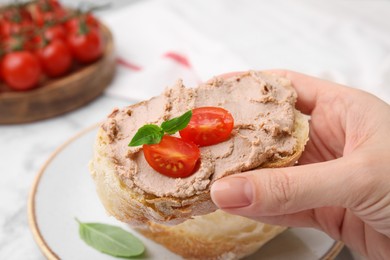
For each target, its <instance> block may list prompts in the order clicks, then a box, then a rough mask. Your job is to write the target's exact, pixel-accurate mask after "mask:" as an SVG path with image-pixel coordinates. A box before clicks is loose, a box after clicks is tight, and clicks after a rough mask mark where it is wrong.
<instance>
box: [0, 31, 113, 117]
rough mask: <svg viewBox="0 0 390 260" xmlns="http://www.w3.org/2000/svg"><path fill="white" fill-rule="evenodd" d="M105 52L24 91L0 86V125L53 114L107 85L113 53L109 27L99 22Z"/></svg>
mask: <svg viewBox="0 0 390 260" xmlns="http://www.w3.org/2000/svg"><path fill="white" fill-rule="evenodd" d="M101 30H102V33H103V36H104V39H105V52H104V54H103V56H102V57H101V58H100V59H99V60H98V61H96V62H94V63H92V64H90V65H87V66H83V67H80V68H78V69H76V70H75V71H72V72H71V73H70V74H69V75H67V76H65V77H62V78H59V79H53V80H47V81H45V82H44V83H43V85H42V86H40V87H38V88H36V89H34V90H30V91H25V92H17V91H10V90H9V89H8V88H7V87H6V86H4V85H3V86H0V124H16V123H26V122H32V121H37V120H41V119H46V118H50V117H54V116H57V115H60V114H63V113H65V112H69V111H72V110H74V109H76V108H79V107H81V106H83V105H85V104H87V103H88V102H90V101H92V100H94V99H95V98H96V97H98V96H99V95H100V94H102V92H103V91H104V90H105V89H106V88H107V87H108V85H109V83H110V82H111V80H112V79H113V77H114V74H115V65H116V62H115V53H114V43H113V37H112V34H111V32H110V30H109V29H108V28H107V27H106V26H104V25H103V24H102V25H101Z"/></svg>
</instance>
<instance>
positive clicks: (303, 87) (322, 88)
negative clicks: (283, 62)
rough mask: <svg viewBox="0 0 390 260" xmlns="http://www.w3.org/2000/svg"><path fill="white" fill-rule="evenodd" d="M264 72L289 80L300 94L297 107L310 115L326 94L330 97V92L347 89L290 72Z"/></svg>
mask: <svg viewBox="0 0 390 260" xmlns="http://www.w3.org/2000/svg"><path fill="white" fill-rule="evenodd" d="M264 72H269V73H273V74H276V75H279V76H281V77H284V78H287V79H289V80H290V81H291V84H292V85H293V87H294V88H295V90H296V91H297V94H298V100H297V104H296V107H297V108H298V110H300V111H301V112H303V113H305V114H308V115H310V114H311V112H312V111H313V109H314V108H315V107H316V104H317V102H318V100H319V98H320V97H323V96H324V94H327V95H329V93H330V92H334V93H336V92H339V91H340V87H342V88H345V87H344V86H342V85H339V84H337V83H333V82H330V81H327V80H323V79H319V78H316V77H312V76H308V75H305V74H302V73H298V72H294V71H290V70H266V71H264Z"/></svg>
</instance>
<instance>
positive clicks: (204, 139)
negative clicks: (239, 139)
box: [143, 107, 234, 178]
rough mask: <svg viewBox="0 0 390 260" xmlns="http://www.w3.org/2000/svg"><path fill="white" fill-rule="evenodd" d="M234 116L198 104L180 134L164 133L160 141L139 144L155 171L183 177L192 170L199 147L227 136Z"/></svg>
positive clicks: (224, 111) (212, 143)
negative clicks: (176, 135) (178, 136)
mask: <svg viewBox="0 0 390 260" xmlns="http://www.w3.org/2000/svg"><path fill="white" fill-rule="evenodd" d="M233 126H234V119H233V116H232V115H231V114H230V113H229V111H227V110H225V109H223V108H220V107H199V108H195V109H193V110H192V117H191V120H190V122H189V123H188V125H187V126H186V127H185V128H184V129H182V130H180V131H179V134H180V137H181V138H177V137H174V136H170V135H164V137H163V138H162V140H161V142H160V143H158V144H152V145H143V151H144V156H145V159H146V161H147V162H148V164H149V165H150V166H151V167H152V168H153V169H154V170H156V171H157V172H159V173H161V174H163V175H166V176H169V177H174V178H178V177H179V178H185V177H188V176H190V175H191V174H193V173H194V171H196V166H197V163H198V162H199V157H200V150H199V148H198V147H203V146H210V145H215V144H218V143H221V142H223V141H225V140H227V139H229V137H230V134H231V132H232V130H233Z"/></svg>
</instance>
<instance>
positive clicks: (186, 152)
mask: <svg viewBox="0 0 390 260" xmlns="http://www.w3.org/2000/svg"><path fill="white" fill-rule="evenodd" d="M143 151H144V156H145V159H146V161H147V162H148V163H149V165H150V166H151V167H152V168H153V169H154V170H156V171H157V172H159V173H161V174H163V175H166V176H169V177H175V178H184V177H187V176H189V175H191V174H192V173H193V172H194V169H195V165H196V163H197V161H198V159H199V157H200V151H199V148H198V147H197V146H196V145H195V144H193V143H191V142H186V141H184V140H182V139H180V138H177V137H173V136H170V135H164V137H163V138H162V140H161V142H160V143H159V144H151V145H143Z"/></svg>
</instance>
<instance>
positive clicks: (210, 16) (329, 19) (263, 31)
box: [102, 0, 390, 102]
mask: <svg viewBox="0 0 390 260" xmlns="http://www.w3.org/2000/svg"><path fill="white" fill-rule="evenodd" d="M388 17H390V1H387V0H382V1H381V0H375V1H363V0H355V1H339V0H330V1H309V0H306V1H304V0H295V1H283V0H277V1H253V0H242V1H236V0H213V1H206V0H186V1H180V0H164V1H161V0H148V1H146V0H145V1H139V2H136V3H134V4H131V5H129V6H127V7H124V8H122V9H120V10H118V11H115V12H108V13H107V14H102V19H103V21H104V22H105V23H106V24H107V25H108V26H109V27H110V28H111V30H112V31H113V33H114V36H115V42H116V50H117V54H118V56H119V57H120V58H122V59H124V60H126V61H128V62H130V63H133V64H135V65H137V66H139V67H140V68H141V69H140V70H134V69H128V68H126V67H125V66H121V65H120V66H119V68H118V73H117V77H116V78H115V80H114V82H113V83H112V85H111V86H110V88H108V90H107V93H108V94H109V95H114V96H117V97H124V98H128V99H131V100H141V99H146V98H150V97H152V96H155V95H158V94H159V93H160V92H161V91H162V90H163V89H164V88H165V87H167V86H170V85H172V84H174V82H175V81H176V80H177V79H178V78H183V79H184V83H185V84H186V85H188V86H190V87H192V86H195V85H196V84H197V83H199V82H201V81H205V80H207V79H209V78H210V77H212V76H214V75H218V74H220V73H225V72H229V71H237V70H247V69H270V68H286V69H292V70H296V71H300V72H303V73H307V74H311V75H315V76H319V77H322V78H327V79H330V80H333V81H337V82H339V83H342V84H347V85H350V86H354V87H357V88H361V89H364V90H366V91H369V92H371V93H373V94H375V95H377V96H379V97H381V98H382V99H384V100H386V101H387V102H390V34H389V33H388V32H389V31H390V19H388ZM169 52H173V53H176V54H179V55H182V56H183V57H186V58H187V59H188V61H189V63H190V64H191V67H186V66H183V65H181V64H180V63H179V62H176V61H174V59H171V58H167V57H166V53H169Z"/></svg>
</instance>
